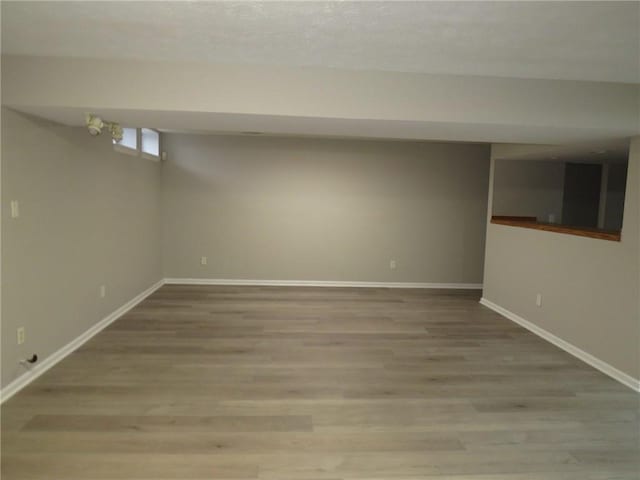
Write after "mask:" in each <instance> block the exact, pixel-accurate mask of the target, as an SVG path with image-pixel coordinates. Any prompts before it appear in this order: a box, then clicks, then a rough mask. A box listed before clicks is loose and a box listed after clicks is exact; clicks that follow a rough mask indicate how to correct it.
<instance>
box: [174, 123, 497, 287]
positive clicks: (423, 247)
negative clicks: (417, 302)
mask: <svg viewBox="0 0 640 480" xmlns="http://www.w3.org/2000/svg"><path fill="white" fill-rule="evenodd" d="M164 147H165V150H166V151H167V152H168V155H169V160H168V161H167V162H165V163H164V164H163V202H164V203H163V218H164V235H163V239H164V240H163V241H164V248H163V259H164V262H163V263H164V270H165V276H166V277H180V278H228V279H270V280H328V281H380V282H446V283H480V282H481V280H482V269H483V252H484V231H485V221H486V199H487V189H488V175H489V151H488V149H487V147H484V146H478V145H469V144H437V143H400V142H384V141H354V140H327V139H310V138H306V139H305V138H301V139H291V138H266V137H246V136H245V137H242V136H213V135H208V136H207V135H185V134H169V135H165V138H164ZM201 256H207V257H208V265H206V266H202V265H200V257H201ZM392 259H395V260H396V261H397V269H395V270H390V268H389V262H390V260H392Z"/></svg>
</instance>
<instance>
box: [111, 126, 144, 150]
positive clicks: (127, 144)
mask: <svg viewBox="0 0 640 480" xmlns="http://www.w3.org/2000/svg"><path fill="white" fill-rule="evenodd" d="M113 144H114V145H115V146H116V147H119V148H123V149H128V150H134V151H136V152H137V150H138V129H137V128H129V127H124V128H123V129H122V140H120V141H119V142H116V141H115V140H113Z"/></svg>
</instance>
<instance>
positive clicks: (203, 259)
mask: <svg viewBox="0 0 640 480" xmlns="http://www.w3.org/2000/svg"><path fill="white" fill-rule="evenodd" d="M206 264H207V257H200V265H206Z"/></svg>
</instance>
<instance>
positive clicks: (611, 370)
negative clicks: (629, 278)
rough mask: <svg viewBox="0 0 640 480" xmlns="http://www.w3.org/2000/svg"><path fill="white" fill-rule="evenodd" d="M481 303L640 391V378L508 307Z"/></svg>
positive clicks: (487, 302)
mask: <svg viewBox="0 0 640 480" xmlns="http://www.w3.org/2000/svg"><path fill="white" fill-rule="evenodd" d="M480 303H481V304H482V305H484V306H485V307H488V308H490V309H491V310H493V311H494V312H497V313H499V314H500V315H502V316H503V317H506V318H508V319H509V320H511V321H512V322H515V323H517V324H518V325H520V326H522V327H524V328H526V329H527V330H529V331H530V332H533V333H535V334H536V335H538V336H539V337H541V338H543V339H545V340H546V341H548V342H550V343H553V344H554V345H555V346H556V347H559V348H561V349H562V350H564V351H565V352H567V353H570V354H571V355H573V356H574V357H576V358H579V359H580V360H582V361H583V362H585V363H587V364H589V365H591V366H592V367H594V368H596V369H598V370H600V371H601V372H602V373H604V374H606V375H608V376H610V377H611V378H613V379H615V380H617V381H618V382H620V383H622V384H624V385H626V386H627V387H629V388H631V389H633V390H635V391H636V392H640V380H639V379H637V378H633V377H632V376H631V375H628V374H626V373H624V372H623V371H621V370H618V369H617V368H616V367H614V366H612V365H609V364H608V363H607V362H604V361H603V360H600V359H599V358H596V357H594V356H593V355H591V354H590V353H587V352H585V351H584V350H582V349H580V348H578V347H576V346H575V345H572V344H571V343H569V342H567V341H566V340H563V339H562V338H560V337H557V336H556V335H554V334H553V333H551V332H548V331H547V330H545V329H544V328H540V327H538V326H537V325H534V324H533V323H531V322H530V321H528V320H525V319H524V318H522V317H520V316H519V315H516V314H515V313H513V312H511V311H509V310H507V309H506V308H503V307H501V306H500V305H496V304H495V303H493V302H492V301H490V300H487V299H486V298H484V297H483V298H481V299H480Z"/></svg>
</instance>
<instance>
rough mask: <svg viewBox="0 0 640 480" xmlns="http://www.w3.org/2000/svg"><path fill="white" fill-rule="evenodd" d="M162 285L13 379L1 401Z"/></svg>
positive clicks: (5, 389)
mask: <svg viewBox="0 0 640 480" xmlns="http://www.w3.org/2000/svg"><path fill="white" fill-rule="evenodd" d="M162 285H164V280H160V281H159V282H157V283H156V284H154V285H152V286H151V287H149V288H147V289H146V290H145V291H144V292H142V293H140V294H139V295H136V296H135V297H134V298H132V299H131V300H129V301H128V302H127V303H125V304H124V305H122V306H121V307H120V308H118V309H117V310H114V311H113V312H111V313H110V314H109V315H107V316H106V317H105V318H103V319H102V320H100V321H99V322H98V323H96V324H95V325H94V326H93V327H91V328H90V329H89V330H87V331H86V332H84V333H83V334H82V335H80V336H79V337H76V338H75V339H73V340H72V341H71V342H69V343H67V344H66V345H65V346H64V347H62V348H61V349H59V350H57V351H56V352H54V353H52V354H51V355H49V356H48V357H47V358H45V359H44V360H43V361H42V362H40V363H37V364H35V365H33V366H32V367H30V368H29V369H28V370H26V371H25V373H23V374H22V375H20V376H19V377H18V378H16V379H15V380H13V381H12V382H11V383H9V384H8V385H7V386H6V387H4V388H3V389H2V391H0V403H2V402H5V401H6V400H8V399H9V398H11V397H12V396H13V395H15V394H16V393H17V392H19V391H20V390H22V389H23V388H24V387H26V386H27V385H28V384H29V383H31V382H33V381H34V380H35V379H36V378H38V377H39V376H40V375H42V374H43V373H44V372H46V371H47V370H49V369H50V368H51V367H53V366H54V365H55V364H56V363H58V362H59V361H60V360H62V359H63V358H64V357H66V356H67V355H69V354H70V353H72V352H73V351H74V350H76V349H78V348H79V347H80V346H82V344H84V343H85V342H87V341H88V340H89V339H91V338H92V337H93V336H95V335H96V334H98V333H100V332H101V331H102V330H104V329H105V328H106V327H107V326H109V325H110V324H111V323H113V322H115V321H116V320H117V319H118V318H120V317H121V316H122V315H124V314H125V313H127V312H128V311H129V310H131V309H132V308H133V307H135V306H136V305H138V304H139V303H140V302H142V301H143V300H144V299H145V298H147V297H148V296H149V295H151V294H152V293H153V292H155V291H156V290H157V289H158V288H160V287H161V286H162Z"/></svg>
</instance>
